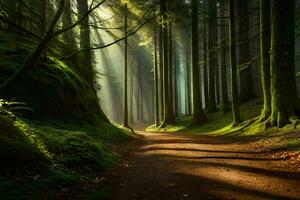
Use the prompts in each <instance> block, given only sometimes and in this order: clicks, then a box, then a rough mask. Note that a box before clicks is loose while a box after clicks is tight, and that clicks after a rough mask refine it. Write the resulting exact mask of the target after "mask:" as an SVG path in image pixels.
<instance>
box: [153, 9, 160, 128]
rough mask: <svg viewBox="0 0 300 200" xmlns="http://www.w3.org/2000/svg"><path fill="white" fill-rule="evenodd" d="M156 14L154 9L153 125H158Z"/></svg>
mask: <svg viewBox="0 0 300 200" xmlns="http://www.w3.org/2000/svg"><path fill="white" fill-rule="evenodd" d="M155 20H156V14H155V11H154V21H153V45H154V48H153V50H154V51H153V56H154V84H155V86H154V87H155V126H156V127H158V126H159V96H158V64H157V33H156V32H157V31H156V27H157V26H156V21H155Z"/></svg>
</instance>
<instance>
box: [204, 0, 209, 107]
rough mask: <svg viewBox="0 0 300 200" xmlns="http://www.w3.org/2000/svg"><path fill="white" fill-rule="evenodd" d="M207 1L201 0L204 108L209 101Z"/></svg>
mask: <svg viewBox="0 0 300 200" xmlns="http://www.w3.org/2000/svg"><path fill="white" fill-rule="evenodd" d="M206 7H207V1H206V0H203V91H204V103H205V109H207V108H208V102H209V94H208V93H209V92H208V77H207V75H208V70H207V67H208V64H207V61H208V58H207V51H208V47H207V20H206V17H207V9H206Z"/></svg>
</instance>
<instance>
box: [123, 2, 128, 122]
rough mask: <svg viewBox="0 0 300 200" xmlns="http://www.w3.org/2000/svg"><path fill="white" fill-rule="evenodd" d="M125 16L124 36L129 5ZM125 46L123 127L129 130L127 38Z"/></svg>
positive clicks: (125, 6)
mask: <svg viewBox="0 0 300 200" xmlns="http://www.w3.org/2000/svg"><path fill="white" fill-rule="evenodd" d="M124 14H125V20H124V29H125V30H124V35H125V36H126V35H127V27H128V23H127V21H128V9H127V3H125V4H124ZM124 46H125V50H124V60H125V63H124V102H123V104H124V105H123V109H124V113H123V126H124V127H126V128H129V123H128V94H127V89H128V88H127V87H128V86H127V82H128V81H127V79H128V72H127V71H128V60H127V59H128V56H127V53H128V52H127V48H128V42H127V37H126V38H125V40H124Z"/></svg>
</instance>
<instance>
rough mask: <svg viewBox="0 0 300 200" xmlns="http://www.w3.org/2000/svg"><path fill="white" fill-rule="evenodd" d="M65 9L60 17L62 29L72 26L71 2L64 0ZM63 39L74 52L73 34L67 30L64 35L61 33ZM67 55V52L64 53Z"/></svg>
mask: <svg viewBox="0 0 300 200" xmlns="http://www.w3.org/2000/svg"><path fill="white" fill-rule="evenodd" d="M65 1H66V3H65V8H64V12H63V16H62V24H63V28H66V27H69V26H71V24H72V21H73V20H72V8H71V2H70V0H65ZM63 39H64V41H65V42H66V44H68V46H70V49H71V50H73V51H74V50H76V39H75V34H74V31H73V30H72V29H71V30H68V31H66V32H65V33H63ZM66 53H67V52H66Z"/></svg>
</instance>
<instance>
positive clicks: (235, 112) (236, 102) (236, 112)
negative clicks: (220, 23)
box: [229, 0, 241, 126]
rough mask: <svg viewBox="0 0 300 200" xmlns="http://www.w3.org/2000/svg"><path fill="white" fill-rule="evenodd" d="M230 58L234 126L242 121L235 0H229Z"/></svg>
mask: <svg viewBox="0 0 300 200" xmlns="http://www.w3.org/2000/svg"><path fill="white" fill-rule="evenodd" d="M229 15H230V17H229V52H230V53H229V59H230V67H231V95H232V114H233V126H236V125H238V124H239V123H240V122H241V117H240V110H239V95H238V88H237V67H236V49H235V48H236V47H235V42H234V41H235V12H234V0H229Z"/></svg>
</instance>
